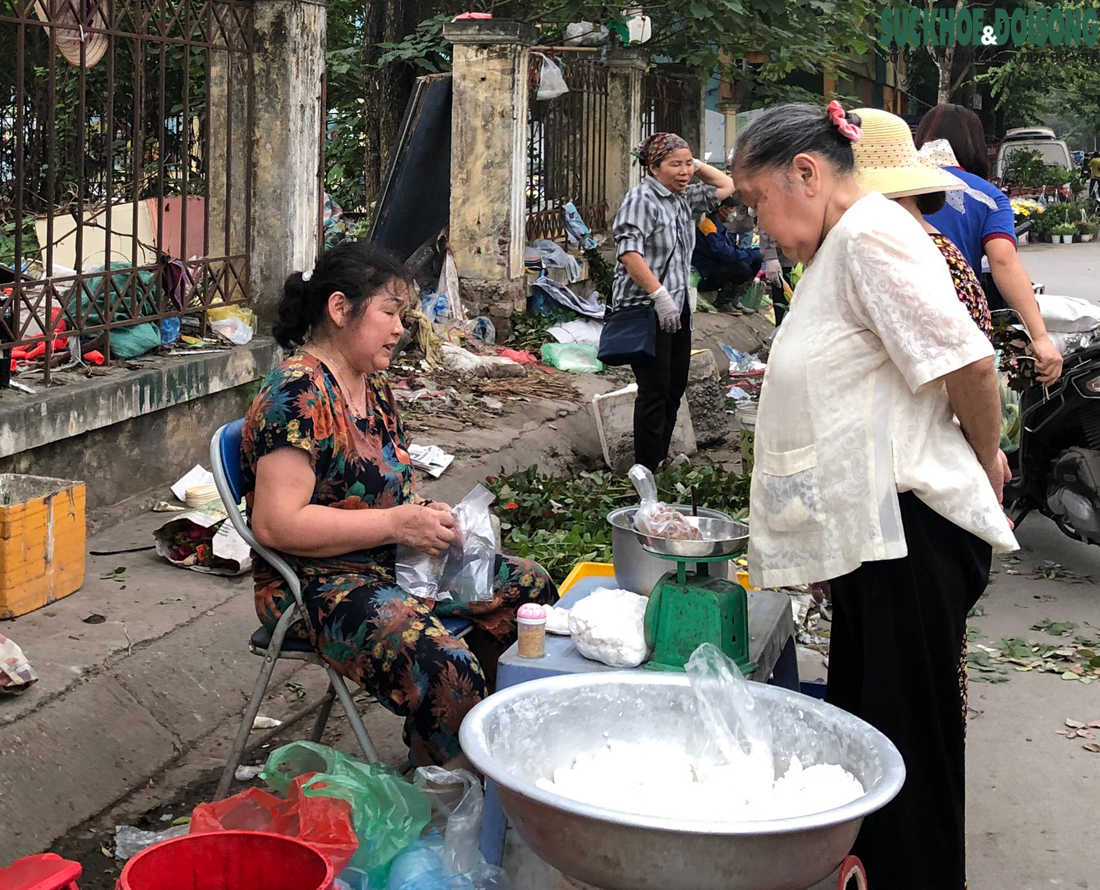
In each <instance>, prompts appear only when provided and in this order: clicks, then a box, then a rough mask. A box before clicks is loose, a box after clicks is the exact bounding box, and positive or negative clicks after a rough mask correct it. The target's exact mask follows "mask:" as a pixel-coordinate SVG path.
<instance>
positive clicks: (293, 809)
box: [189, 773, 359, 874]
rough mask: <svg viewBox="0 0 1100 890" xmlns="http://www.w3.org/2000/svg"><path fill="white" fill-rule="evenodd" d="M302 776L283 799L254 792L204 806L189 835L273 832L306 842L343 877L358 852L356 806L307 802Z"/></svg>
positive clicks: (328, 801) (340, 802)
mask: <svg viewBox="0 0 1100 890" xmlns="http://www.w3.org/2000/svg"><path fill="white" fill-rule="evenodd" d="M312 777H313V776H312V773H311V774H310V775H303V776H299V777H298V778H296V779H295V780H294V781H293V782H291V783H290V788H289V789H288V790H287V797H286V800H284V799H283V798H281V797H276V796H275V795H274V794H268V793H267V792H266V791H261V790H260V789H259V788H249V789H248V790H247V791H242V792H241V793H240V794H234V795H233V796H232V797H227V798H226V799H225V800H219V801H216V802H214V803H201V804H199V805H198V806H197V807H195V809H194V812H192V814H191V829H190V832H189V833H190V834H205V833H208V832H212V831H269V832H272V833H273V834H285V835H287V836H289V837H295V838H298V839H299V840H303V841H305V842H306V843H307V844H309V845H310V846H311V847H313V848H314V849H315V850H317V852H319V853H320V854H321V855H323V856H324V857H325V858H326V859H328V861H329V862H331V863H332V870H333V873H334V874H339V873H340V872H342V871H343V870H344V867H345V866H346V865H347V864H348V862H349V861H350V860H351V857H352V855H353V854H354V853H355V851H356V850H357V849H359V839H358V838H357V837H356V835H355V829H354V828H353V827H352V824H351V804H349V803H348V802H347V801H346V800H339V799H337V798H334V797H306V796H305V795H303V794H302V793H301V790H302V785H303V784H304V783H305V782H308V781H309V780H310V779H311V778H312Z"/></svg>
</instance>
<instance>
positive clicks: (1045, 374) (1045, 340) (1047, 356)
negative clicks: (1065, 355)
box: [1031, 334, 1062, 386]
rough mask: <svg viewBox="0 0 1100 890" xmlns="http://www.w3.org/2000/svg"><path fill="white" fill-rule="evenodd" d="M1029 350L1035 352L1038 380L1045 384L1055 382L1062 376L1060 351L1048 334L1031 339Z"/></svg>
mask: <svg viewBox="0 0 1100 890" xmlns="http://www.w3.org/2000/svg"><path fill="white" fill-rule="evenodd" d="M1031 351H1032V352H1033V353H1034V354H1035V372H1036V377H1037V378H1038V379H1039V382H1040V383H1044V384H1046V385H1047V386H1049V385H1050V384H1052V383H1057V382H1058V378H1059V377H1061V376H1062V353H1060V352H1059V351H1058V347H1057V346H1055V345H1054V341H1053V340H1051V339H1050V335H1049V334H1044V335H1043V336H1041V337H1038V338H1036V339H1034V340H1032V341H1031Z"/></svg>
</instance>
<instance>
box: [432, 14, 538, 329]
mask: <svg viewBox="0 0 1100 890" xmlns="http://www.w3.org/2000/svg"><path fill="white" fill-rule="evenodd" d="M443 36H444V37H446V38H447V40H449V41H450V42H451V43H452V44H453V45H454V64H453V77H454V99H453V106H452V111H451V228H450V246H451V250H452V251H453V252H454V257H455V264H456V265H457V266H458V274H459V279H460V281H461V288H462V300H463V301H464V302H466V303H467V305H470V306H472V307H473V308H474V309H475V310H476V311H477V312H479V313H481V314H483V315H488V316H489V317H490V318H491V319H492V320H493V323H494V325H495V326H496V328H497V331H498V332H500V333H501V334H504V335H506V334H507V333H508V332H509V330H510V329H511V323H510V321H509V319H510V318H511V316H512V312H513V311H514V310H516V309H523V308H524V306H525V305H526V301H527V280H526V277H525V272H524V268H523V248H524V243H525V241H526V238H525V231H524V230H525V228H526V224H527V211H526V201H525V192H526V188H527V103H528V88H527V65H528V60H529V57H530V54H531V46H532V45H533V44H534V43H535V40H536V37H537V32H536V30H535V28H534V27H533V26H532V25H526V24H521V23H519V22H509V21H498V20H492V19H490V20H482V21H478V20H472V21H459V22H451V23H450V24H448V25H445V26H444V29H443Z"/></svg>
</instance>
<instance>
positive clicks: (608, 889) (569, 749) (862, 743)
mask: <svg viewBox="0 0 1100 890" xmlns="http://www.w3.org/2000/svg"><path fill="white" fill-rule="evenodd" d="M753 691H754V693H755V694H756V697H757V700H758V702H760V704H761V705H762V707H763V708H764V709H765V710H766V712H767V713H769V714H770V715H771V720H772V723H773V725H774V726H776V727H780V726H786V727H792V728H793V731H789V732H784V731H779V730H777V732H776V744H775V756H776V763H777V766H779V765H781V768H785V766H786V764H787V763H788V762H789V760H790V757H791V756H792V755H794V754H797V755H798V756H799V758H800V759H801V760H802V762H803V764H804V765H805V766H813V765H815V764H818V763H839V764H840V765H841V766H843V767H844V768H845V769H847V770H848V771H849V772H851V773H852V774H853V775H854V776H855V777H856V778H857V779H859V780H860V782H861V783H862V784H863V787H864V788H865V789H867V790H866V793H865V794H864V795H863V797H861V798H859V799H858V800H855V801H853V802H852V803H849V804H847V805H845V806H842V807H838V808H836V809H832V810H827V811H825V812H821V813H815V814H813V815H808V816H801V817H798V818H793V819H776V820H770V821H758V822H732V821H731V822H699V821H683V820H677V819H669V818H657V817H653V816H640V815H636V814H631V813H627V812H622V811H619V810H615V809H613V808H612V805H609V806H608V807H606V808H605V807H597V806H591V805H589V804H584V803H580V802H578V801H574V800H572V799H570V798H567V797H563V796H561V795H558V794H554V793H552V792H549V791H543V790H542V789H540V788H537V787H536V786H535V782H536V780H538V779H539V778H543V777H548V776H550V775H551V774H552V772H553V771H554V770H555V769H556V768H558V767H561V766H569V765H571V764H572V763H573V760H574V759H575V755H576V753H577V752H578V751H593V752H594V751H596V750H598V749H599V748H601V747H603V746H604V745H605V744H606V743H607V740H608V738H609V737H610V738H614V739H621V740H626V741H638V740H642V739H646V738H653V739H659V740H661V741H662V742H663V743H670V742H674V743H680V744H684V745H690V744H691V742H690V740H691V739H692V738H693V737H697V736H698V734H699V733H701V732H702V731H703V728H702V723H701V720H700V718H699V716H698V713H697V711H696V702H695V696H694V694H693V693H692V690H691V687H690V685H689V683H688V679H687V677H686V676H684V675H683V674H652V673H647V672H644V671H617V672H611V673H599V674H568V675H562V676H557V677H548V678H546V679H542V680H533V681H531V682H528V683H522V684H520V685H518V686H513V687H511V688H509V689H505V690H503V691H501V692H498V693H496V694H494V695H492V696H490V697H489V698H487V699H485V700H484V701H482V702H481V703H480V704H478V705H477V706H476V707H475V708H474V709H473V710H472V711H471V712H470V713H469V714H468V715H467V717H466V719H465V721H464V722H463V724H462V729H461V733H460V740H461V743H462V750H463V752H464V753H465V754H466V756H467V757H468V758H469V759H470V761H471V762H472V763H473V764H474V766H475V767H477V769H478V770H480V771H481V772H482V773H484V775H485V776H487V777H488V778H490V779H492V780H493V781H494V782H496V784H497V786H498V789H499V792H500V797H501V802H502V804H503V806H504V810H505V812H506V813H507V814H508V817H509V819H510V820H511V822H512V825H513V827H514V828H515V830H516V831H517V832H518V833H519V835H520V837H521V838H522V839H523V841H524V842H525V843H526V844H527V845H528V846H529V847H530V848H531V849H532V850H533V851H534V852H535V854H536V855H538V856H539V857H540V858H541V859H543V860H544V861H545V862H547V863H549V864H550V865H552V866H553V867H554V868H557V869H558V870H559V871H562V872H564V873H565V874H567V875H569V876H570V877H573V878H577V879H578V880H581V881H585V882H587V883H589V884H591V885H593V886H595V887H599V888H603V890H806V888H809V887H813V886H814V885H815V884H817V883H818V882H820V881H822V880H823V879H825V878H826V877H828V876H829V875H830V874H831V873H832V872H833V871H834V870H835V869H836V868H837V867H838V866H839V865H840V862H841V860H842V859H843V858H844V857H845V856H846V855H847V854H848V852H849V851H850V850H851V848H852V844H853V843H854V842H855V838H856V834H857V833H858V831H859V826H860V824H861V823H862V821H863V817H864V816H866V815H867V814H868V813H873V812H874V811H875V810H878V809H880V808H881V807H883V806H884V805H885V804H887V803H888V802H889V801H890V800H891V799H892V798H893V797H894V795H896V794H897V793H898V790H899V789H900V788H901V785H902V782H903V781H904V779H905V767H904V765H903V764H902V759H901V755H900V754H898V751H897V749H896V748H895V747H894V746H893V744H891V742H890V741H889V740H888V739H887V738H886V737H885V736H884V735H882V733H880V732H878V731H877V730H875V729H874V728H872V727H871V726H869V725H868V724H866V723H864V722H863V721H862V720H859V719H858V718H856V717H853V716H852V715H851V714H848V713H846V712H845V711H842V710H840V709H838V708H834V707H832V706H831V705H827V704H825V703H824V702H822V701H818V700H817V699H814V698H810V697H809V696H805V695H800V694H798V693H794V692H790V691H789V690H786V689H781V688H778V687H775V686H766V685H763V684H755V685H754V689H753ZM692 750H694V748H692ZM609 804H610V802H609Z"/></svg>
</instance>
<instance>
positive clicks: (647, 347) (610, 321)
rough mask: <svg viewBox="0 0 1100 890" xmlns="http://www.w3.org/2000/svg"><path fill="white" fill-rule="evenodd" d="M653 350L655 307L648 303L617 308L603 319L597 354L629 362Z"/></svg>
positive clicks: (610, 360)
mask: <svg viewBox="0 0 1100 890" xmlns="http://www.w3.org/2000/svg"><path fill="white" fill-rule="evenodd" d="M656 354H657V311H656V310H655V309H654V308H653V306H652V305H647V306H631V307H629V308H627V309H620V310H619V311H618V312H614V313H612V314H610V315H608V316H607V317H606V318H605V319H604V323H603V331H602V332H601V333H600V348H599V350H598V352H597V353H596V356H597V358H599V360H600V361H601V362H603V363H604V364H605V365H629V364H632V363H633V362H636V361H640V360H642V359H646V358H653V357H654V356H655V355H656Z"/></svg>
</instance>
